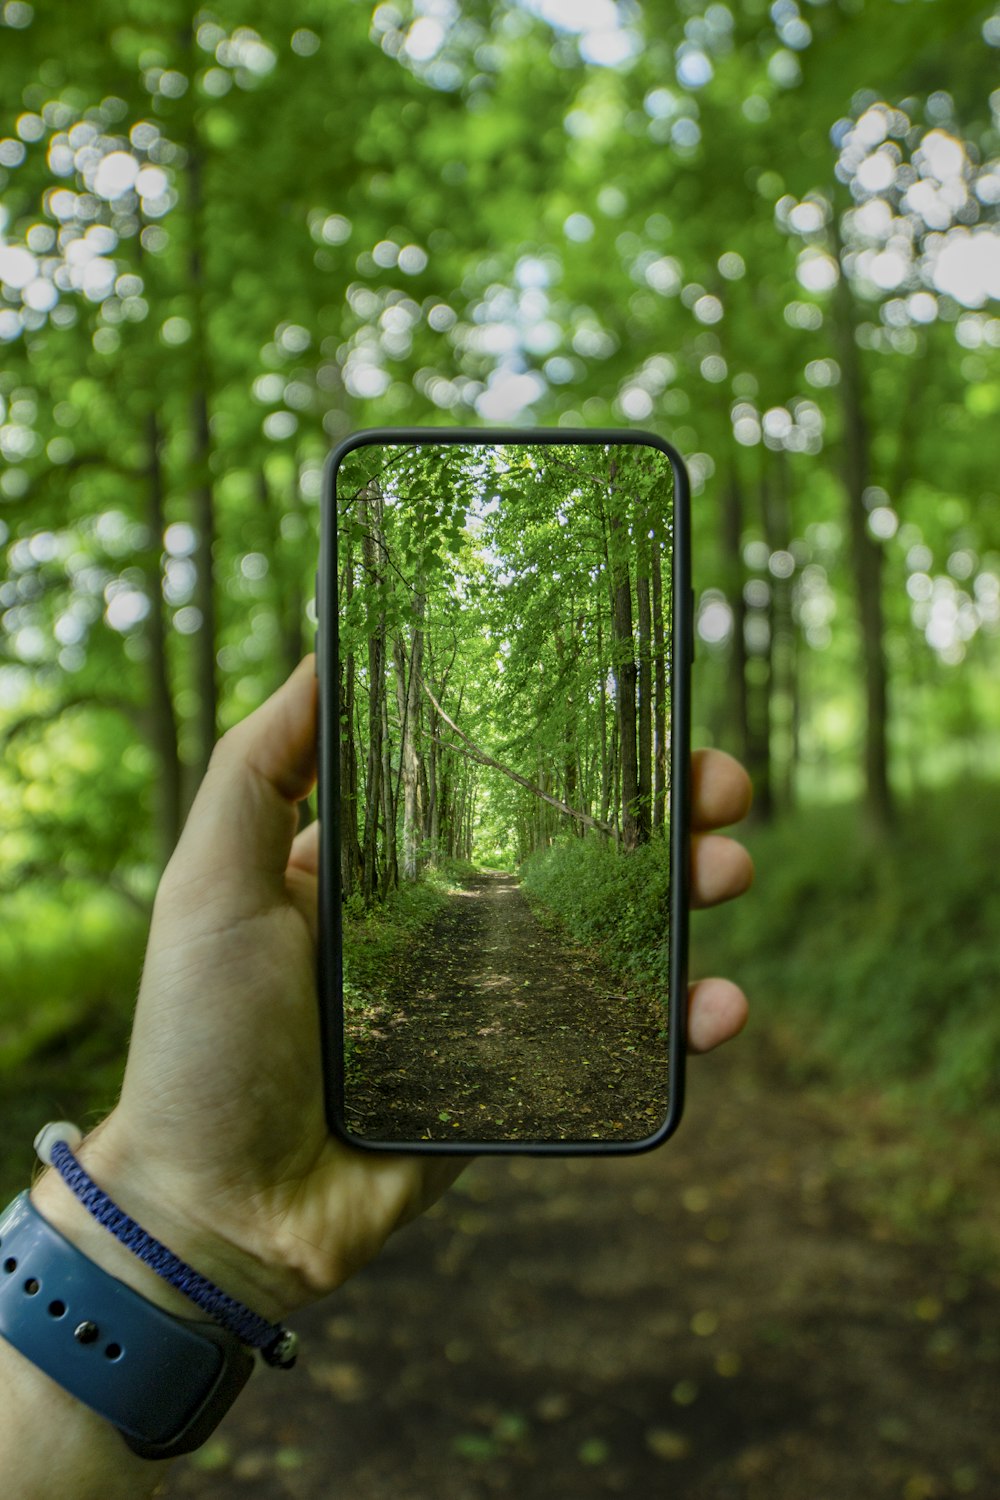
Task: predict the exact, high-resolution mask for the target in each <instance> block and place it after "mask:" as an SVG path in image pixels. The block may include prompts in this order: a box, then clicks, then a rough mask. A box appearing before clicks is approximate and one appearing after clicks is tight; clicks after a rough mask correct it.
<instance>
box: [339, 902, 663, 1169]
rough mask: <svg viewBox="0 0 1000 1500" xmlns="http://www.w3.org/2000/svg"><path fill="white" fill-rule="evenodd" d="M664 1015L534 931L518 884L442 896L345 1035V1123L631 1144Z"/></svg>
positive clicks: (656, 1068)
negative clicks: (349, 1053)
mask: <svg viewBox="0 0 1000 1500" xmlns="http://www.w3.org/2000/svg"><path fill="white" fill-rule="evenodd" d="M664 1022H665V1012H664V1010H663V1009H662V1008H661V1006H660V1004H659V1003H658V1002H657V1001H656V1000H654V999H653V998H651V997H650V996H648V995H646V996H643V995H639V994H636V993H634V992H632V991H629V990H627V989H626V988H624V987H623V986H622V984H621V981H620V980H616V979H615V978H614V977H613V976H612V975H611V974H610V973H609V972H608V970H607V969H606V968H605V967H604V965H602V964H601V963H600V962H599V961H598V960H597V959H596V958H595V957H594V955H593V954H592V953H591V952H589V951H587V950H586V949H584V948H582V947H581V946H580V945H579V944H576V943H573V942H572V941H571V940H570V939H569V938H567V937H566V936H565V935H564V934H563V933H562V932H561V931H560V930H559V929H558V928H557V927H555V926H547V925H543V924H542V922H540V921H539V919H538V917H537V916H536V915H535V913H534V912H533V911H532V908H531V907H530V906H529V904H528V902H527V900H526V898H525V896H524V894H523V892H522V890H521V888H520V883H519V881H518V880H517V878H516V876H513V875H501V874H495V873H489V872H481V873H479V874H477V875H475V876H470V877H468V878H467V879H466V880H464V881H463V885H462V889H460V890H456V891H454V892H452V894H451V895H450V896H449V897H448V900H447V903H446V905H445V907H444V909H443V910H442V912H441V914H440V915H439V916H438V918H437V919H436V920H435V921H434V922H433V923H432V924H431V925H430V926H429V928H428V930H427V932H426V934H425V935H423V936H422V937H421V938H420V939H419V941H418V942H417V944H416V946H415V948H414V950H413V952H412V953H410V954H409V955H407V958H406V961H405V963H404V964H403V965H402V967H401V968H400V970H399V972H398V974H397V975H396V976H395V979H394V981H393V983H392V985H391V986H390V988H389V990H388V992H387V993H386V995H385V996H384V997H383V998H382V1000H381V1002H380V1003H379V1005H378V1007H377V1010H376V1011H374V1012H369V1014H368V1016H367V1017H366V1018H365V1019H364V1020H363V1021H360V1022H359V1023H358V1025H357V1027H356V1029H355V1031H354V1032H353V1039H354V1048H355V1050H354V1060H353V1065H352V1067H351V1068H350V1070H349V1072H348V1075H347V1086H346V1096H347V1111H346V1113H347V1118H348V1121H349V1123H350V1125H351V1127H352V1129H354V1130H355V1131H356V1132H357V1133H358V1134H359V1135H364V1136H370V1137H374V1138H375V1139H378V1140H397V1141H406V1140H421V1139H431V1140H449V1139H450V1140H473V1141H475V1140H510V1139H515V1140H526V1139H527V1140H530V1139H537V1140H570V1141H572V1140H590V1139H594V1138H597V1139H601V1140H609V1139H610V1140H625V1141H628V1140H632V1141H635V1140H642V1139H643V1138H644V1137H647V1136H649V1135H651V1134H652V1133H653V1131H654V1130H655V1129H656V1128H657V1126H658V1125H659V1124H660V1122H661V1121H662V1119H663V1118H664V1115H665V1113H666V1097H667V1087H666V1082H667V1043H666V1032H665V1029H664Z"/></svg>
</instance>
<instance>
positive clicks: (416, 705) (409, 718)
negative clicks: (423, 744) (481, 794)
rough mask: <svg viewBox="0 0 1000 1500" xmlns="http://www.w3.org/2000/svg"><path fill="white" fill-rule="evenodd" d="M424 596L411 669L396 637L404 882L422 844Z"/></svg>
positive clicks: (412, 875)
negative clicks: (420, 725)
mask: <svg viewBox="0 0 1000 1500" xmlns="http://www.w3.org/2000/svg"><path fill="white" fill-rule="evenodd" d="M425 602H426V601H425V599H424V595H423V594H420V593H418V594H417V595H416V596H415V599H414V623H413V628H412V631H411V636H410V651H409V666H408V667H407V653H406V650H405V648H404V645H403V640H402V636H397V637H396V648H395V659H396V702H397V705H398V707H399V717H400V722H401V724H402V732H401V747H400V764H401V766H402V777H403V870H402V874H403V879H404V880H409V881H413V880H416V878H417V849H418V847H419V844H420V836H421V827H420V763H419V759H418V752H417V734H418V715H419V712H420V697H419V694H420V680H421V677H420V674H421V667H422V658H423V629H422V623H423V615H424V605H425Z"/></svg>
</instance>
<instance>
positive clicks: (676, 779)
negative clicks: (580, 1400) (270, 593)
mask: <svg viewBox="0 0 1000 1500" xmlns="http://www.w3.org/2000/svg"><path fill="white" fill-rule="evenodd" d="M420 442H425V443H426V442H435V443H482V444H484V445H485V444H489V443H492V444H515V443H540V444H541V443H545V444H557V443H567V444H569V443H574V444H630V445H633V446H634V445H640V446H646V447H651V448H657V449H659V450H660V452H662V453H665V454H666V456H667V458H668V459H669V461H670V465H671V468H672V470H673V474H674V535H673V543H674V545H673V590H672V618H671V656H670V675H671V693H672V698H671V736H670V756H671V761H670V767H671V774H670V866H671V869H670V903H671V911H670V930H671V946H670V1012H669V1014H670V1017H671V1025H670V1028H669V1041H668V1063H667V1066H668V1099H669V1111H668V1114H667V1117H666V1119H665V1120H664V1122H663V1124H662V1125H661V1126H660V1128H659V1129H658V1130H656V1131H655V1132H654V1133H653V1134H652V1135H650V1136H648V1137H646V1138H645V1139H644V1140H639V1141H537V1142H535V1141H483V1142H478V1143H476V1142H469V1141H454V1142H452V1141H381V1140H379V1141H376V1140H366V1139H364V1138H363V1137H360V1136H357V1135H354V1134H353V1133H352V1132H351V1131H350V1130H349V1129H348V1127H347V1125H346V1123H345V1120H344V1110H343V1073H344V1067H343V1039H344V1033H343V965H342V926H341V901H340V868H339V866H340V862H339V853H338V851H339V849H340V786H339V771H340V744H339V735H340V729H339V721H338V714H337V695H336V690H335V687H334V690H333V691H331V690H330V688H331V685H335V684H336V682H337V676H338V644H337V636H338V632H337V617H338V603H337V579H338V570H337V508H336V481H337V471H338V469H339V467H340V464H341V462H342V460H343V458H344V457H345V455H346V454H348V453H350V452H352V451H353V450H354V449H355V448H361V447H365V446H370V445H372V444H375V443H383V444H385V443H420ZM690 510H691V502H690V483H689V479H688V473H687V469H686V468H685V465H684V460H683V459H682V458H681V456H680V454H679V453H678V452H677V450H676V448H674V447H673V446H672V445H671V444H670V443H668V442H667V441H666V440H665V439H664V438H661V437H658V436H656V435H655V434H654V433H649V432H643V431H637V430H634V429H631V428H625V429H615V428H563V427H560V428H525V427H515V428H481V427H462V428H456V427H399V428H388V427H384V428H369V429H367V430H365V431H362V432H357V433H355V434H354V435H353V436H352V437H349V438H346V439H345V440H344V441H343V442H342V443H340V444H339V445H338V446H337V447H336V448H335V449H334V451H333V452H332V453H331V454H330V455H329V457H328V458H327V460H326V464H325V467H324V471H323V492H322V510H321V517H320V561H319V571H318V573H317V579H316V584H317V589H316V592H317V599H316V609H317V618H318V622H319V623H318V628H317V632H316V673H317V677H318V679H319V743H318V771H319V775H318V806H319V818H320V861H319V944H318V972H317V983H318V996H319V1015H320V1041H321V1048H322V1054H323V1058H322V1060H323V1088H324V1101H325V1108H326V1119H327V1123H328V1125H329V1128H330V1130H331V1132H332V1133H333V1134H334V1135H336V1136H338V1137H339V1138H340V1139H341V1140H343V1141H345V1142H346V1143H347V1144H348V1145H350V1146H354V1147H357V1148H359V1149H361V1150H365V1151H390V1152H393V1151H394V1152H400V1151H404V1152H411V1153H418V1154H420V1155H434V1154H439V1155H440V1154H444V1155H451V1156H471V1155H487V1154H494V1155H496V1154H502V1155H508V1156H509V1155H522V1156H523V1155H530V1156H593V1155H600V1154H606V1155H618V1156H623V1155H630V1156H631V1155H636V1154H638V1153H639V1152H642V1151H649V1150H651V1149H652V1148H653V1147H654V1146H659V1145H661V1144H662V1143H663V1142H664V1141H665V1140H667V1139H668V1137H669V1136H671V1135H673V1133H674V1131H675V1130H676V1129H677V1127H678V1125H679V1124H680V1121H681V1115H682V1113H683V1109H684V1083H685V1057H686V1050H687V974H688V911H689V905H690V863H691V862H690V824H691V776H690V764H691V752H690V742H691V664H692V662H693V660H694V610H693V592H692V587H691V526H690Z"/></svg>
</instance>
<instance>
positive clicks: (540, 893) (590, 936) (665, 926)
mask: <svg viewBox="0 0 1000 1500" xmlns="http://www.w3.org/2000/svg"><path fill="white" fill-rule="evenodd" d="M521 875H522V878H523V881H524V890H525V892H526V894H527V895H528V897H529V899H530V898H535V899H536V900H537V901H539V902H540V903H542V905H543V906H544V907H547V908H548V909H549V910H550V911H552V912H554V913H555V914H556V916H557V917H558V918H559V919H560V921H561V922H562V923H563V924H564V925H565V926H566V928H567V929H568V930H569V932H570V933H571V935H572V936H573V937H575V938H577V939H579V941H580V942H583V943H589V944H592V945H593V946H594V947H595V948H597V950H598V951H599V952H600V954H601V956H602V958H604V960H605V961H606V962H607V963H608V964H609V965H610V966H611V968H612V969H614V970H615V971H616V972H617V973H619V974H622V975H623V976H624V977H627V978H631V979H634V980H635V981H636V982H637V983H639V984H643V985H649V986H652V987H654V988H656V989H658V990H659V991H660V992H661V993H665V992H666V986H667V984H668V980H669V967H668V965H669V948H670V942H669V934H670V853H669V844H668V842H666V841H665V840H663V839H661V838H654V839H653V840H652V841H651V842H650V843H648V844H643V845H641V846H640V848H638V849H636V850H635V851H634V853H632V854H630V855H628V856H627V857H625V856H623V855H621V854H619V853H618V852H617V851H616V849H615V848H614V846H613V845H611V844H606V843H605V842H604V841H603V840H602V839H600V838H591V837H587V838H584V839H579V838H562V839H559V840H558V841H557V842H556V843H554V844H553V845H552V847H551V848H549V849H544V850H540V851H539V852H538V853H536V854H533V855H532V856H531V857H530V858H529V859H527V860H526V861H525V863H524V864H523V865H522V866H521Z"/></svg>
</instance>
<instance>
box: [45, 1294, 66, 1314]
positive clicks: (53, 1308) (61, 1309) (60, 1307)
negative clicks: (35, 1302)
mask: <svg viewBox="0 0 1000 1500" xmlns="http://www.w3.org/2000/svg"><path fill="white" fill-rule="evenodd" d="M65 1316H66V1304H65V1302H60V1300H59V1298H58V1297H56V1299H55V1301H53V1302H50V1303H49V1317H50V1318H64V1317H65Z"/></svg>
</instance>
